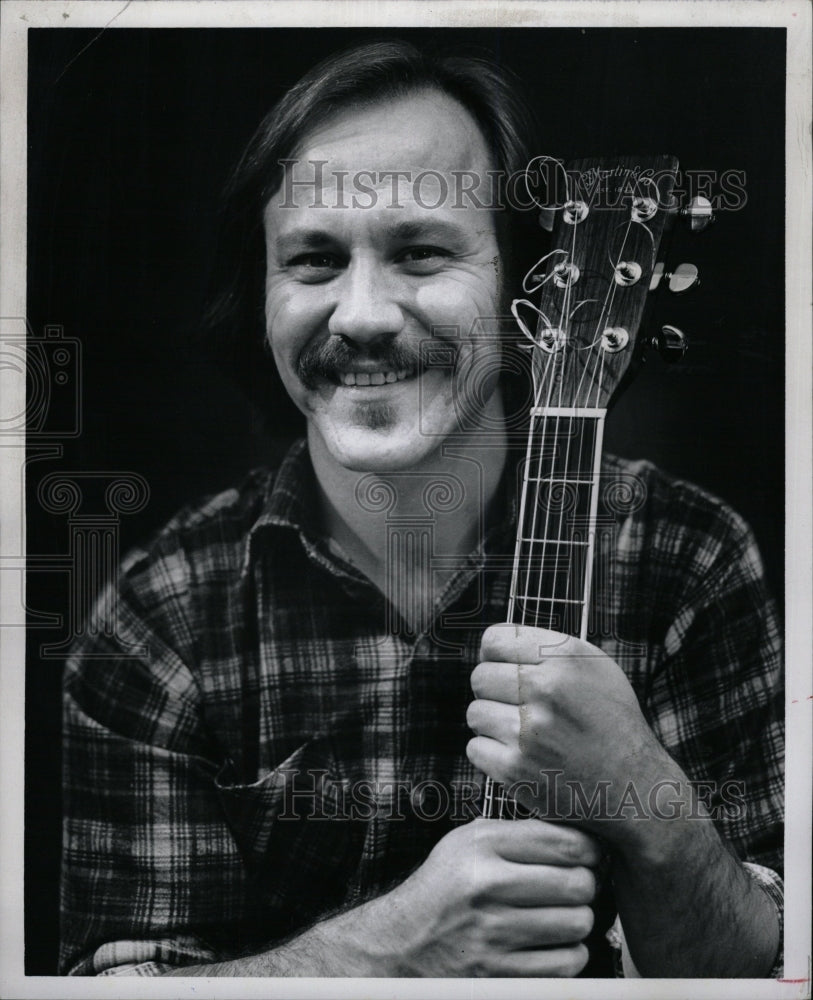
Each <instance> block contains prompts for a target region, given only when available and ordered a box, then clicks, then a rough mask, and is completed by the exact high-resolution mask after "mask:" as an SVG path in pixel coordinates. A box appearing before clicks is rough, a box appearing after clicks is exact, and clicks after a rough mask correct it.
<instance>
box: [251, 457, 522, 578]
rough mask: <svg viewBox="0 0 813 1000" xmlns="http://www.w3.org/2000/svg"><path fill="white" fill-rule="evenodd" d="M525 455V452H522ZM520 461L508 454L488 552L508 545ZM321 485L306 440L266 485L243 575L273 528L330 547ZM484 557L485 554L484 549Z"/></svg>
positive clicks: (487, 538) (492, 516)
mask: <svg viewBox="0 0 813 1000" xmlns="http://www.w3.org/2000/svg"><path fill="white" fill-rule="evenodd" d="M523 454H524V452H523ZM517 460H518V455H513V454H512V452H511V451H509V453H508V456H507V459H506V464H505V469H504V471H503V476H502V481H501V483H500V485H499V487H498V491H497V495H496V496H495V500H494V506H493V509H492V511H491V513H490V516H489V517H488V519H487V522H486V524H485V526H484V527H485V539H484V546H483V548H484V549H485V550H488V549H489V548H491V546H492V545H494V544H495V542H496V544H497V545H498V546H500V545H501V544H504V543H505V540H506V533H507V531H508V529H509V528H513V526H514V525H515V524H516V520H517V506H518V503H517V476H516V469H517ZM318 495H319V490H318V485H317V482H316V473H315V472H314V470H313V464H312V463H311V458H310V453H309V452H308V443H307V440H306V439H305V438H300V439H299V440H298V441H295V442H294V444H293V445H291V447H290V448H289V449H288V452H287V453H286V455H285V457H284V458H283V460H282V463H281V465H280V466H279V468H278V470H277V472H276V474H275V475H273V476H269V477H268V479H267V481H266V486H265V494H264V501H263V507H262V513H261V514H260V516H259V517H258V518H257V520H256V521H255V522H254V524H253V525H252V527H251V530H250V531H249V534H248V538H247V540H246V549H245V555H244V558H243V568H242V573H243V574H245V573H247V572H248V569H249V566H250V565H251V563H252V560H253V558H254V557H255V554H256V552H257V551H259V548H260V540H261V538H265V537H267V536H268V535H271V534H273V531H272V529H274V528H277V529H279V528H286V529H289V530H293V531H296V532H298V533H299V535H300V536H301V537H302V539H303V542H305V541H306V539H307V540H309V541H310V542H311V544H316V545H317V546H318V547H319V548H320V549H321V548H322V547H323V546H325V548H326V546H327V540H326V539H323V538H322V537H321V533H320V530H319V523H320V515H319V507H318ZM480 555H481V557H482V555H483V551H482V549H481V552H480Z"/></svg>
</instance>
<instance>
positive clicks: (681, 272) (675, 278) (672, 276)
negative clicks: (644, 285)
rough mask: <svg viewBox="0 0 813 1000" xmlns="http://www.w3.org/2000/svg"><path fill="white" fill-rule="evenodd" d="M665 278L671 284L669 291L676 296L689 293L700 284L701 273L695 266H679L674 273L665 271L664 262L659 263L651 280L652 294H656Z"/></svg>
mask: <svg viewBox="0 0 813 1000" xmlns="http://www.w3.org/2000/svg"><path fill="white" fill-rule="evenodd" d="M664 278H665V279H666V280H667V282H668V283H669V291H670V292H673V293H674V294H675V295H680V294H681V293H682V292H688V290H689V289H690V288H695V287H696V286H697V285H699V284H700V272H699V271H698V269H697V267H696V266H695V265H694V264H678V266H677V267H676V268H675V269H674V271H664V267H663V262H662V261H658V263H657V264H656V265H655V267H654V268H653V269H652V277H651V278H650V279H649V290H650V292H654V291H655V289H656V288H657V287H658V285H660V283H661V280H662V279H664Z"/></svg>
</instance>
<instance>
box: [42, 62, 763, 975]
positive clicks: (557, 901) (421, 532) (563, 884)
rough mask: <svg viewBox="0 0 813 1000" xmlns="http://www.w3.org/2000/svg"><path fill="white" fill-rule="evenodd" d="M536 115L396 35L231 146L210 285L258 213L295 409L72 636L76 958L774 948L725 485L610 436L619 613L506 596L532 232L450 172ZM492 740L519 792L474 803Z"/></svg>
mask: <svg viewBox="0 0 813 1000" xmlns="http://www.w3.org/2000/svg"><path fill="white" fill-rule="evenodd" d="M529 135H530V132H529V126H528V124H527V121H526V119H525V116H524V113H523V111H522V109H521V105H520V104H519V102H518V101H517V99H516V98H515V96H514V94H513V92H512V89H511V87H510V86H509V85H508V84H507V83H506V81H505V79H504V78H503V77H502V76H501V75H500V74H499V73H498V72H497V71H496V70H495V69H494V68H493V67H491V66H488V65H486V64H484V63H478V62H476V61H471V60H468V61H467V60H461V59H444V60H431V59H428V58H427V57H425V56H423V55H422V54H420V53H419V52H417V51H416V50H415V49H413V48H412V47H410V46H407V45H401V44H379V45H374V46H369V47H366V48H364V49H362V50H356V51H354V52H351V53H347V54H344V55H342V56H338V57H336V58H335V59H332V60H329V61H328V62H327V63H325V64H323V65H322V66H320V67H317V68H316V69H315V70H313V71H312V72H311V73H310V74H308V76H307V77H305V79H304V80H303V81H301V82H300V84H298V85H297V87H295V88H293V90H292V91H291V92H289V94H288V95H286V97H285V98H283V100H282V101H281V102H280V104H279V105H278V106H277V107H276V108H275V109H274V111H273V112H272V113H271V114H270V115H269V117H268V118H267V119H266V121H265V122H264V123H263V124H262V126H261V127H260V130H259V131H258V133H257V135H256V136H255V139H254V140H253V142H252V144H251V145H250V147H249V149H248V150H247V152H246V154H245V156H244V158H243V161H242V163H241V165H240V166H239V168H238V171H237V174H236V178H235V181H234V183H233V185H232V189H231V192H230V210H231V216H230V218H231V219H232V220H234V221H233V230H232V232H231V239H232V244H233V246H234V247H235V248H236V250H237V251H238V252H239V255H240V259H239V264H240V266H241V268H242V271H241V272H240V274H239V275H236V276H235V277H234V280H233V283H232V285H231V286H230V287H229V288H227V290H226V291H225V292H224V293H223V296H222V298H221V300H220V302H219V304H218V306H217V308H216V309H215V314H216V316H217V317H219V318H221V319H222V318H223V317H224V316H228V315H229V314H231V315H234V314H235V312H237V311H238V306H239V304H240V303H241V302H242V303H246V309H247V310H248V313H247V315H251V310H252V308H256V302H252V301H251V299H252V294H251V293H252V280H253V279H254V277H255V275H254V272H253V271H252V270H251V261H248V262H247V261H246V256H247V255H248V254H250V253H251V251H252V248H253V247H255V245H256V243H255V241H256V238H257V237H259V236H260V235H261V236H262V240H263V247H264V252H263V254H262V255H261V256H260V257H259V258H258V260H261V261H262V273H263V276H264V303H265V316H264V319H265V323H264V327H265V341H266V344H267V348H268V349H270V351H271V353H272V355H273V359H274V363H275V366H276V370H277V372H278V373H279V376H280V378H281V380H282V383H283V384H284V386H285V388H286V390H287V392H288V393H289V395H290V396H291V398H292V399H293V400H294V402H295V403H296V405H297V406H298V408H299V409H300V410H301V412H302V413H303V414H304V416H305V418H306V421H307V442H306V443H305V444H302V443H300V444H298V445H297V446H295V447H294V448H293V449H292V451H291V452H290V453H289V455H288V457H287V458H286V460H285V462H284V463H283V465H282V467H281V468H280V469H279V470H278V471H277V472H276V473H275V474H271V473H268V472H259V473H255V474H253V475H252V476H251V477H249V479H248V481H247V482H246V483H245V484H243V486H242V487H241V488H240V489H239V490H235V491H229V492H228V493H226V494H223V495H221V496H219V497H216V498H214V499H212V500H210V501H209V502H207V503H206V504H204V505H203V506H200V507H198V508H195V509H190V510H187V511H185V512H182V513H181V514H179V515H178V516H177V517H176V518H174V519H173V521H172V522H171V523H170V524H169V525H168V526H167V527H166V528H165V529H164V531H162V532H161V533H160V534H159V535H158V536H157V538H156V539H155V540H154V541H153V542H152V543H151V544H150V545H149V546H148V547H147V548H145V549H144V550H139V551H137V552H135V553H132V554H131V555H130V556H129V557H128V559H127V560H126V561H125V565H124V567H123V572H122V577H121V580H120V583H119V587H118V592H117V597H116V602H115V610H114V613H113V617H112V620H111V622H110V628H109V630H108V633H107V634H105V635H104V636H102V637H101V638H97V639H95V640H94V641H93V642H92V643H91V642H86V643H83V644H80V646H79V647H78V648H77V649H76V651H75V652H74V654H73V656H72V657H71V660H70V663H69V665H68V670H67V673H66V683H65V706H66V725H65V736H66V757H65V762H66V763H65V767H66V772H65V786H66V823H65V844H64V878H63V897H62V911H63V946H62V956H61V967H62V971H64V972H70V973H78V974H105V975H106V974H118V973H132V974H145V975H149V974H173V975H205V976H236V975H262V976H275V975H304V976H308V975H312V976H348V975H357V976H468V975H477V976H573V975H577V974H580V973H582V974H589V975H606V974H610V966H609V964H608V960H607V959H608V953H607V950H606V936H607V933H608V932H609V937H610V940H612V941H613V942H614V943H615V944H616V945H618V946H620V947H621V948H622V951H623V958H622V962H623V965H622V968H623V971H625V972H626V974H634V973H635V972H636V971H637V972H638V973H640V974H641V975H645V976H709V977H725V976H767V975H770V974H774V975H775V974H777V973H776V969H777V968H778V966H777V962H778V952H779V947H780V940H781V926H780V920H781V909H780V905H781V891H780V885H781V884H780V881H779V875H778V874H777V871H776V869H777V868H778V864H779V847H780V843H781V842H780V839H779V836H780V835H779V829H780V827H779V813H780V805H781V800H780V799H779V798H778V790H777V783H778V780H779V778H780V773H779V766H780V763H779V761H780V756H779V753H780V732H779V722H778V720H777V718H776V713H775V708H776V690H777V687H778V676H779V674H778V671H779V668H778V651H777V646H778V638H777V635H778V633H777V628H776V624H775V620H774V618H773V614H772V610H771V604H770V600H769V599H768V598H767V595H766V594H765V592H764V585H763V582H762V576H761V569H760V566H759V561H758V557H757V556H756V555H755V553H754V548H753V543H752V542H751V540H750V537H749V535H748V533H747V530H746V529H745V528H744V526H743V525H742V524H741V522H740V521H739V519H738V518H737V517H736V515H734V514H732V513H731V512H729V511H727V510H726V509H725V508H723V507H722V506H721V505H720V504H719V503H718V502H716V501H713V500H711V499H710V498H708V497H707V496H706V495H705V494H703V493H702V492H701V491H699V490H696V489H695V488H693V487H689V486H687V485H686V484H682V483H676V482H673V481H671V480H668V479H667V478H666V477H665V476H662V475H661V474H660V473H658V472H657V471H656V470H654V469H653V468H652V467H651V466H647V465H646V464H645V463H639V464H637V465H636V466H634V467H632V466H630V465H625V464H624V463H620V462H618V461H617V460H613V459H608V461H607V465H606V474H607V475H609V476H612V475H623V476H627V475H630V474H634V475H636V476H637V477H638V480H637V481H639V482H640V483H641V484H642V485H643V487H644V490H645V494H644V496H645V502H643V503H642V504H641V505H638V506H637V507H636V508H635V509H630V510H629V511H627V512H625V513H623V514H622V515H621V516H620V517H619V518H618V519H617V520H618V530H617V531H616V533H615V535H614V536H613V540H612V544H611V546H610V547H609V548H608V549H607V550H606V551H601V552H599V553H598V554H597V558H601V559H603V560H605V562H606V566H607V567H608V568H609V571H610V573H611V575H612V576H613V578H614V579H615V580H616V581H620V587H619V588H617V589H616V590H615V591H613V592H612V593H605V594H602V595H600V596H599V597H597V598H596V600H597V601H603V602H605V604H606V608H605V610H606V611H607V613H608V614H610V615H611V617H612V619H613V627H612V629H610V630H609V632H608V634H607V635H604V634H602V636H597V637H596V639H597V642H599V643H600V647H601V648H599V647H598V646H596V645H592V644H590V643H587V642H583V641H580V640H577V639H571V638H569V637H566V636H563V635H560V634H558V633H554V632H551V631H549V630H545V629H538V628H533V627H530V626H505V625H500V624H499V622H500V621H501V620H502V619H503V618H504V617H505V613H504V608H505V604H506V598H507V593H508V576H509V573H508V571H507V567H506V560H505V558H504V557H505V556H506V554H507V553H510V551H511V549H512V535H513V533H514V531H515V530H516V514H515V503H516V490H515V488H514V485H513V484H514V478H515V474H514V465H515V456H514V454H513V451H514V448H513V446H514V444H515V442H514V440H513V436H512V434H511V428H512V418H513V410H512V407H513V405H514V402H513V401H512V397H511V390H510V388H509V385H508V380H507V379H506V378H504V377H501V375H500V371H499V364H498V363H497V362H498V361H499V359H500V358H501V356H502V355H503V349H504V343H503V327H504V324H503V323H502V322H501V320H500V317H504V316H505V315H506V313H507V304H508V302H509V301H510V298H511V295H512V292H513V290H514V287H515V284H514V283H515V281H516V274H517V272H518V269H519V268H520V267H521V266H522V265H523V264H525V265H526V266H527V263H528V260H527V259H525V258H524V256H523V253H522V250H521V240H522V228H521V225H522V223H521V220H520V221H519V222H517V220H516V219H514V218H513V217H512V216H511V215H510V213H509V212H506V211H502V210H500V209H499V208H498V207H495V202H494V201H493V200H487V199H486V198H484V197H482V196H481V194H480V192H479V191H478V193H477V195H476V196H474V195H470V196H468V197H466V198H461V197H460V184H461V182H462V181H463V180H464V179H465V180H466V184H467V185H468V187H469V188H470V187H471V182H472V180H473V179H477V178H479V179H482V178H492V179H493V178H495V177H498V178H499V177H502V178H503V179H505V178H510V177H512V176H514V175H515V174H516V173H517V171H519V170H521V169H522V168H523V166H524V165H525V164H526V163H527V162H528V160H529V159H530V153H529V151H528V149H527V148H526V142H527V138H528V136H529ZM418 179H420V182H419V181H418ZM531 259H533V258H531ZM236 303H237V305H235V304H236ZM249 329H250V327H249ZM487 626H488V627H487ZM472 689H473V691H474V700H472V698H471V690H472ZM467 724H468V726H469V727H470V730H468V731H467V728H466V725H467ZM471 731H473V734H474V735H473V736H472V732H471ZM483 774H487V775H489V776H491V777H492V778H495V779H497V780H498V781H500V782H504V783H506V784H508V785H509V786H513V787H514V788H515V789H516V790H517V795H518V797H519V798H520V800H521V801H522V804H523V805H524V806H525V807H526V808H527V809H529V810H530V811H531V812H534V811H535V813H536V814H535V815H532V816H531V817H530V818H524V819H517V820H516V821H513V822H506V821H503V820H496V819H482V818H480V819H473V817H474V816H475V815H476V812H477V810H478V809H479V805H480V802H481V796H482V789H481V785H482V781H481V778H482V775H483ZM556 775H561V776H563V777H564V778H565V779H566V780H567V783H568V784H567V788H568V789H572V788H578V789H579V790H581V791H582V793H583V794H584V795H586V796H590V795H591V794H592V791H593V790H595V789H597V788H603V789H604V790H605V791H606V796H607V797H606V807H605V808H603V809H601V810H599V811H598V813H595V812H594V811H592V810H590V809H586V810H584V811H583V812H582V813H579V814H578V815H571V814H570V811H569V810H568V809H567V806H566V805H565V804H563V801H561V800H560V799H559V796H558V793H557V791H556V783H555V780H553V781H552V780H551V779H555V776H556ZM543 777H544V778H545V779H548V780H545V781H542V780H541V779H542V778H543ZM699 780H705V781H706V782H708V789H709V793H710V794H709V795H708V796H707V801H702V800H701V798H702V797H698V795H697V794H696V787H695V786H693V785H692V784H691V782H692V781H695V782H696V781H699ZM726 782H727V783H728V784H727V785H726ZM551 787H553V789H554V791H553V793H551ZM725 788H728V794H729V797H728V799H726V793H725ZM732 788H733V789H735V791H736V795H734V794H732ZM629 789H632V792H630V791H629ZM664 790H665V791H666V795H665V796H661V798H660V799H659V798H658V796H659V794H660V793H661V792H663V791H664ZM551 794H552V795H553V803H552V805H551V801H550V800H551ZM644 802H645V803H646V804H647V805H648V806H649V809H648V810H647V809H646V808H645V807H644ZM726 806H730V807H731V808H730V809H727V808H724V807H726ZM715 824H716V825H715ZM738 855H739V856H738ZM616 914H617V916H618V921H616V922H615V923H614V921H613V918H614V917H615V915H616ZM611 924H613V927H612V928H610V925H611Z"/></svg>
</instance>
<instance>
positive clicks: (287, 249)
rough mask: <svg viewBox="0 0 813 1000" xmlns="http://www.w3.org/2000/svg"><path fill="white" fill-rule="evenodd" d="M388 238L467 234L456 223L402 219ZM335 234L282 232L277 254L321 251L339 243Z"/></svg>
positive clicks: (442, 237) (450, 237)
mask: <svg viewBox="0 0 813 1000" xmlns="http://www.w3.org/2000/svg"><path fill="white" fill-rule="evenodd" d="M386 235H387V237H388V238H389V239H391V240H393V241H395V242H399V243H409V242H413V241H415V240H422V241H423V240H461V239H463V238H464V237H465V231H464V230H463V228H462V227H461V226H459V225H458V224H457V223H456V222H454V221H451V220H442V219H431V220H429V219H427V220H425V221H422V220H407V219H400V220H399V221H397V222H395V223H394V224H393V225H392V226H387V229H386ZM339 238H340V237H337V235H336V234H335V233H330V232H328V231H327V230H325V229H311V228H310V227H308V226H303V227H302V228H301V229H292V230H289V231H288V232H287V233H281V234H280V235H279V236H277V237H276V239H275V240H274V244H275V246H276V248H277V251H278V252H279V253H281V254H285V253H291V252H293V251H300V250H321V249H323V248H324V247H326V246H330V245H332V244H334V243H335V242H336V240H337V239H339Z"/></svg>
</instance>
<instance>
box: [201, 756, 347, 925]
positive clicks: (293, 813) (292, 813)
mask: <svg viewBox="0 0 813 1000" xmlns="http://www.w3.org/2000/svg"><path fill="white" fill-rule="evenodd" d="M214 782H215V788H216V791H217V794H218V797H219V800H220V803H221V806H222V808H223V812H224V815H225V818H226V822H227V823H228V826H229V828H230V830H231V833H232V835H233V837H234V840H235V842H236V844H237V847H238V850H239V851H240V854H241V856H242V858H243V861H244V863H245V865H246V868H247V871H248V874H249V877H250V880H251V883H252V886H253V888H254V890H255V891H257V892H258V893H259V894H260V895H261V897H262V901H263V903H264V904H265V907H266V909H267V913H268V916H269V918H270V920H271V924H272V925H273V926H274V929H275V932H276V933H280V934H284V933H291V932H292V931H293V930H295V929H296V928H297V927H300V926H302V925H304V924H307V923H310V922H312V921H313V920H314V919H316V918H317V917H319V916H321V915H324V914H325V913H327V912H329V911H330V910H332V909H336V908H338V907H340V906H341V905H342V903H343V902H344V901H345V897H346V893H347V888H348V885H349V884H350V883H351V881H352V879H353V876H354V874H355V872H356V870H357V868H358V865H359V861H360V858H361V852H362V846H363V842H364V824H363V823H361V822H359V821H358V820H355V819H353V818H352V816H348V813H347V810H346V809H343V798H342V796H343V791H342V788H343V786H342V782H341V780H340V777H339V769H338V767H337V764H336V759H335V757H334V755H333V753H332V752H331V748H330V746H329V744H328V742H327V740H325V739H324V738H322V737H315V738H313V739H311V740H308V741H307V742H306V743H303V744H302V745H301V746H299V747H297V749H296V750H294V751H293V753H291V754H290V755H289V756H288V757H286V759H285V760H284V761H283V762H282V763H281V764H279V765H278V766H277V767H275V768H274V769H273V770H272V771H269V772H267V773H265V774H263V775H261V776H260V777H259V778H258V779H257V780H256V781H255V782H253V783H251V784H241V783H239V782H236V781H234V769H233V766H232V765H231V762H227V763H226V764H224V766H223V767H222V768H221V769H220V771H219V772H218V773H217V775H216V776H215V779H214Z"/></svg>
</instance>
